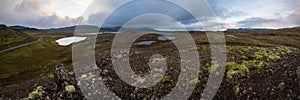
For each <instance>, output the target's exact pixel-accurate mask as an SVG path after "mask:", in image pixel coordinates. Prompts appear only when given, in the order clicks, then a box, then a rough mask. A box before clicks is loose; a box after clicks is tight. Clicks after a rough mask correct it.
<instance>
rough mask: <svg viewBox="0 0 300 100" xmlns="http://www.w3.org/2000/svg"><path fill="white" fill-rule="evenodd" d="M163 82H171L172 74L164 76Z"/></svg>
mask: <svg viewBox="0 0 300 100" xmlns="http://www.w3.org/2000/svg"><path fill="white" fill-rule="evenodd" d="M161 82H162V83H167V82H171V77H170V76H164V77H163V78H162V79H161Z"/></svg>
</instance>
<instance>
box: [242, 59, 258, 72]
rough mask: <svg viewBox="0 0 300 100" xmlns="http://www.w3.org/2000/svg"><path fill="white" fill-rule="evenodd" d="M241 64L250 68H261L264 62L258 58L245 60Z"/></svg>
mask: <svg viewBox="0 0 300 100" xmlns="http://www.w3.org/2000/svg"><path fill="white" fill-rule="evenodd" d="M241 66H246V67H247V68H248V69H250V70H255V69H259V68H261V67H262V66H263V62H261V61H256V60H250V61H243V63H242V64H241Z"/></svg>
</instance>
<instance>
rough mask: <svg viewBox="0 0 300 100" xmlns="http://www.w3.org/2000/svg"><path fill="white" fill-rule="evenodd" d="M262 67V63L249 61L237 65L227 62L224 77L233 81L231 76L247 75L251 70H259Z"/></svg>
mask: <svg viewBox="0 0 300 100" xmlns="http://www.w3.org/2000/svg"><path fill="white" fill-rule="evenodd" d="M262 66H263V62H260V61H256V60H250V61H243V62H242V63H241V64H237V63H236V62H227V63H226V69H227V73H226V75H227V76H226V77H227V78H228V79H229V80H234V79H233V76H234V75H237V74H243V73H249V72H250V71H251V70H255V69H259V68H261V67H262Z"/></svg>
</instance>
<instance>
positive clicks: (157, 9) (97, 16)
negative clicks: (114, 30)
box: [88, 0, 216, 27]
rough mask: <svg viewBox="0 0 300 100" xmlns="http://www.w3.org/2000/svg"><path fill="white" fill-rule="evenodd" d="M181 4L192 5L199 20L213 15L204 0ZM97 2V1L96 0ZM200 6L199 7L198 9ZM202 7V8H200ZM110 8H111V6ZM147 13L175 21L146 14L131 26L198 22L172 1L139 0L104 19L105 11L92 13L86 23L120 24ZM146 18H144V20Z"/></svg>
mask: <svg viewBox="0 0 300 100" xmlns="http://www.w3.org/2000/svg"><path fill="white" fill-rule="evenodd" d="M110 2H112V1H108V3H107V2H106V4H111V5H113V3H110ZM180 2H181V3H183V5H186V6H189V7H194V8H193V9H191V10H194V11H197V12H200V13H201V16H200V17H199V16H198V17H197V18H199V19H200V21H204V20H208V19H211V18H212V17H214V18H215V17H216V16H213V15H212V14H211V12H210V11H209V10H208V9H209V7H208V6H209V5H207V3H205V2H204V1H201V2H202V3H201V4H198V3H191V1H180ZM94 3H95V2H94ZM96 3H97V2H96ZM101 3H103V1H101V2H99V4H101ZM199 8H200V9H199ZM201 8H203V9H201ZM111 9H112V8H111ZM149 13H160V14H164V15H167V16H169V17H172V18H174V19H175V22H171V21H170V20H165V19H164V18H162V17H161V16H147V17H145V18H144V20H142V19H139V20H138V21H135V23H131V24H132V25H133V26H144V27H152V26H159V25H161V26H168V25H169V26H170V27H171V26H172V24H178V22H179V23H182V24H191V23H196V22H199V20H196V19H195V17H194V16H192V15H191V14H190V13H189V12H187V11H186V10H185V8H184V7H181V6H180V5H173V4H172V3H168V2H166V1H161V0H140V1H134V2H132V3H131V4H129V5H123V6H121V7H120V9H119V10H118V11H115V12H114V13H112V14H111V16H110V17H109V18H107V19H104V18H105V16H107V15H108V13H106V12H98V13H93V14H91V15H90V16H89V17H88V23H92V24H97V23H98V22H99V20H107V21H106V23H105V25H104V26H120V25H122V24H123V23H125V22H126V21H128V19H131V18H133V17H135V16H137V15H143V14H149ZM145 19H146V20H145Z"/></svg>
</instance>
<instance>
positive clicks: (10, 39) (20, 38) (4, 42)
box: [0, 25, 35, 50]
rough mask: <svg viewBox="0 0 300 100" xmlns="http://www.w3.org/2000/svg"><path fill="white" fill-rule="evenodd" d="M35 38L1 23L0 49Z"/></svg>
mask: <svg viewBox="0 0 300 100" xmlns="http://www.w3.org/2000/svg"><path fill="white" fill-rule="evenodd" d="M33 40H35V39H34V38H33V37H31V36H29V35H27V34H24V33H20V32H18V31H16V30H13V29H11V28H9V27H7V26H5V25H0V50H3V49H7V48H10V47H13V46H17V45H20V44H24V43H27V42H30V41H33Z"/></svg>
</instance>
